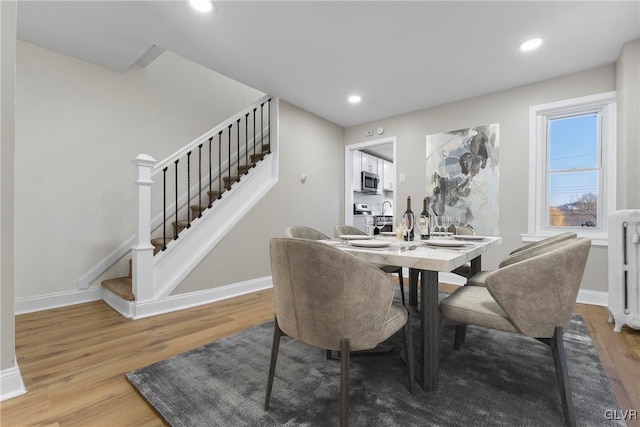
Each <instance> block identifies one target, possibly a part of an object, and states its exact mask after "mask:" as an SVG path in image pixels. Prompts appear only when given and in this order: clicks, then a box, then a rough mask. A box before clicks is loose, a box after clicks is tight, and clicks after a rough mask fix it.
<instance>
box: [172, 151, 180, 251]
mask: <svg viewBox="0 0 640 427" xmlns="http://www.w3.org/2000/svg"><path fill="white" fill-rule="evenodd" d="M178 162H180V159H176V161H175V169H176V176H175V182H176V186H175V187H176V226H175V227H173V240H178V208H179V207H180V205H179V204H178Z"/></svg>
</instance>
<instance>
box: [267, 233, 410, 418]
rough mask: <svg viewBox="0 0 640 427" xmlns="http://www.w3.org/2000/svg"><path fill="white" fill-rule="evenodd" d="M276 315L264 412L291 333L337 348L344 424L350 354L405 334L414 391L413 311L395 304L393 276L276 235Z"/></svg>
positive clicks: (273, 264) (272, 253) (341, 254)
mask: <svg viewBox="0 0 640 427" xmlns="http://www.w3.org/2000/svg"><path fill="white" fill-rule="evenodd" d="M269 251H270V256H271V274H272V278H273V290H274V295H275V307H276V316H275V324H274V332H273V346H272V350H271V363H270V367H269V377H268V381H267V393H266V399H265V410H268V409H269V402H270V398H271V390H272V387H273V377H274V373H275V368H276V362H277V358H278V351H279V345H280V339H281V337H282V336H289V337H291V338H293V339H295V340H298V341H301V342H303V343H305V344H308V345H311V346H314V347H318V348H321V349H325V350H339V351H340V360H341V374H340V425H341V426H347V425H348V422H349V353H350V351H359V350H369V349H373V348H374V347H376V346H377V345H378V344H380V343H381V342H383V341H385V340H386V339H387V338H389V337H391V336H392V335H394V334H395V333H396V332H398V331H399V330H403V332H404V342H405V344H404V345H405V360H406V363H407V367H408V375H409V390H410V391H411V393H413V391H414V387H415V380H414V373H413V360H414V359H413V344H412V341H411V325H410V322H409V312H408V311H407V309H406V308H405V307H404V306H401V305H396V304H393V294H394V291H393V285H392V284H391V281H390V279H389V275H388V274H386V273H384V272H382V271H381V270H380V269H378V268H376V267H375V266H373V265H371V264H369V263H367V262H365V261H363V260H361V259H359V258H357V257H355V256H354V255H351V254H348V253H346V252H343V251H341V250H339V249H338V248H335V247H332V246H329V245H327V244H325V243H322V242H317V241H312V240H306V239H286V238H275V239H271V241H270V243H269Z"/></svg>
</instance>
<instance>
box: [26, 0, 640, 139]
mask: <svg viewBox="0 0 640 427" xmlns="http://www.w3.org/2000/svg"><path fill="white" fill-rule="evenodd" d="M215 4H216V6H215V7H216V11H215V13H213V14H208V15H203V14H201V13H198V12H196V11H194V10H193V9H191V7H190V6H189V4H188V3H187V2H186V1H107V2H99V1H70V2H59V1H42V2H39V1H26V0H20V1H19V2H18V38H19V39H21V40H24V41H27V42H30V43H33V44H37V45H40V46H43V47H46V48H48V49H51V50H54V51H57V52H61V53H65V54H67V55H70V56H74V57H77V58H81V59H84V60H86V61H89V62H93V63H96V64H99V65H102V66H105V67H108V68H112V69H114V70H118V71H121V72H123V71H126V70H127V69H128V68H129V67H130V66H132V65H133V64H134V63H136V61H138V59H139V58H140V57H142V55H143V54H144V53H145V52H147V51H148V50H149V49H150V48H151V47H152V46H154V45H156V46H159V47H161V48H163V49H166V50H170V51H172V52H174V53H176V54H178V55H181V56H183V57H185V58H187V59H190V60H192V61H194V62H197V63H199V64H201V65H204V66H206V67H209V68H211V69H212V70H215V71H217V72H219V73H222V74H224V75H226V76H228V77H231V78H233V79H235V80H237V81H240V82H242V83H245V84H247V85H249V86H252V87H254V88H256V89H258V90H260V91H262V92H265V93H268V94H270V95H273V96H278V97H281V98H282V99H284V100H286V101H288V102H290V103H292V104H295V105H297V106H299V107H302V108H304V109H306V110H308V111H310V112H312V113H315V114H317V115H319V116H321V117H324V118H326V119H328V120H330V121H332V122H334V123H337V124H339V125H341V126H344V127H349V126H354V125H357V124H360V123H364V122H368V121H373V120H377V119H381V118H385V117H390V116H394V115H398V114H403V113H406V112H410V111H415V110H419V109H423V108H427V107H431V106H435V105H440V104H444V103H448V102H452V101H456V100H460V99H465V98H469V97H473V96H477V95H482V94H486V93H490V92H495V91H499V90H503V89H507V88H511V87H516V86H520V85H523V84H527V83H533V82H536V81H540V80H546V79H549V78H553V77H556V76H561V75H565V74H569V73H573V72H577V71H582V70H587V69H591V68H595V67H599V66H602V65H606V64H610V63H613V62H615V60H616V58H617V56H618V54H619V52H620V49H621V47H622V45H623V44H624V42H626V41H629V40H632V39H635V38H638V37H640V1H638V0H635V1H621V2H620V1H561V2H552V1H534V2H524V1H510V2H508V1H497V2H484V1H470V2H458V1H443V2H436V1H409V2H400V1H371V2H370V1H354V2H349V1H318V2H311V1H284V2H271V1H256V2H252V1H225V2H220V1H217V2H215ZM534 36H536V37H542V38H543V39H544V44H543V46H542V48H540V49H539V50H538V51H535V52H530V53H528V54H523V53H521V52H520V51H519V50H518V46H519V45H520V43H521V42H523V41H525V40H527V39H529V38H531V37H534ZM353 93H357V94H359V95H361V96H362V102H361V103H360V104H358V105H351V104H349V103H348V102H347V96H348V95H350V94H353Z"/></svg>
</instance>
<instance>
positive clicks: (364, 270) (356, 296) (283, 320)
mask: <svg viewBox="0 0 640 427" xmlns="http://www.w3.org/2000/svg"><path fill="white" fill-rule="evenodd" d="M269 250H270V255H271V275H272V278H273V289H274V295H275V302H276V318H277V319H278V325H279V326H280V328H281V329H282V331H284V333H286V334H287V335H289V336H290V337H293V338H295V339H297V340H300V341H302V342H304V343H307V344H310V345H313V346H316V347H319V348H323V349H328V350H339V349H340V340H341V339H343V338H348V339H349V340H350V348H351V350H364V349H370V348H373V347H375V346H376V345H377V344H379V342H380V337H381V336H382V330H383V327H384V324H385V321H386V318H387V313H388V311H389V308H390V307H391V304H392V301H393V293H394V286H393V285H392V283H391V280H390V278H389V276H388V275H387V274H385V273H383V272H382V271H381V270H380V269H378V268H376V267H374V266H373V265H371V264H369V263H367V262H365V261H362V260H361V259H359V258H357V257H355V256H353V255H351V254H348V253H346V252H342V251H340V250H339V249H337V248H334V247H332V246H329V245H327V244H325V243H322V242H315V241H311V240H302V239H284V238H275V239H271V242H270V243H269Z"/></svg>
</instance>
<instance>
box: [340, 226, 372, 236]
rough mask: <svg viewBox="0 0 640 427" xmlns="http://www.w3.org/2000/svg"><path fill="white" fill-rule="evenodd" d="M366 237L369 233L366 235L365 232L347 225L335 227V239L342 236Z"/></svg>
mask: <svg viewBox="0 0 640 427" xmlns="http://www.w3.org/2000/svg"><path fill="white" fill-rule="evenodd" d="M349 234H351V235H359V234H362V235H366V234H367V233H365V232H364V231H362V230H360V229H359V228H355V227H352V226H350V225H345V224H338V225H336V226H335V227H333V237H340V235H349Z"/></svg>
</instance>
